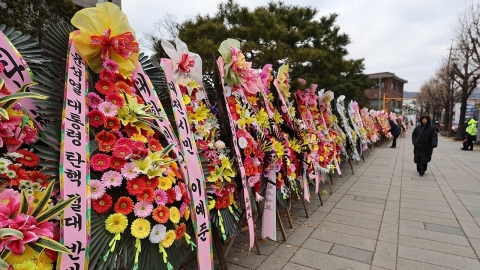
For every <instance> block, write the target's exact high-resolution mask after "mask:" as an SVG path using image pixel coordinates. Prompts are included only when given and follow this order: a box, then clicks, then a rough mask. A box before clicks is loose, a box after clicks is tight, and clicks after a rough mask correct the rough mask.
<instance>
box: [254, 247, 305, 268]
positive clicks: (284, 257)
mask: <svg viewBox="0 0 480 270" xmlns="http://www.w3.org/2000/svg"><path fill="white" fill-rule="evenodd" d="M297 249H298V248H297V247H295V246H292V245H287V244H281V245H280V246H279V247H278V248H277V249H276V250H275V251H274V252H273V253H272V254H271V255H270V256H268V258H267V259H266V260H265V261H263V263H262V264H261V265H260V266H259V267H258V268H257V269H259V270H261V269H281V268H282V267H283V266H284V265H285V264H287V262H288V260H290V258H291V257H292V256H293V254H295V252H296V251H297Z"/></svg>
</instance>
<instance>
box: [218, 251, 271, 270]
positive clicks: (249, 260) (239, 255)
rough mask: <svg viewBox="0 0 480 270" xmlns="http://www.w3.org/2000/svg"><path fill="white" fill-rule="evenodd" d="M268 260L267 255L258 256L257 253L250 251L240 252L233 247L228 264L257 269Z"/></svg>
mask: <svg viewBox="0 0 480 270" xmlns="http://www.w3.org/2000/svg"><path fill="white" fill-rule="evenodd" d="M266 259H267V256H266V255H263V254H262V255H257V254H256V253H253V252H248V251H243V252H240V249H238V248H235V247H232V249H231V250H230V254H229V256H228V257H227V262H229V263H232V264H237V265H241V266H243V267H246V268H249V269H256V268H257V267H258V266H260V265H261V264H262V263H263V261H265V260H266Z"/></svg>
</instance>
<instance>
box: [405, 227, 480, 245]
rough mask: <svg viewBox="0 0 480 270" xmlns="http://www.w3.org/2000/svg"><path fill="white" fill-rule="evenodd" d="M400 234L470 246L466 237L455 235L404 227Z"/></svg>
mask: <svg viewBox="0 0 480 270" xmlns="http://www.w3.org/2000/svg"><path fill="white" fill-rule="evenodd" d="M399 234H400V235H406V236H411V237H418V238H422V239H427V240H433V241H438V242H443V243H449V244H454V245H460V246H467V247H468V246H470V244H469V243H468V240H467V238H466V237H464V236H459V235H454V234H446V233H440V232H432V231H427V230H419V229H414V228H407V227H402V226H400V227H399Z"/></svg>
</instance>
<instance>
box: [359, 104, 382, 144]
mask: <svg viewBox="0 0 480 270" xmlns="http://www.w3.org/2000/svg"><path fill="white" fill-rule="evenodd" d="M360 116H361V117H362V122H363V124H364V128H365V130H366V132H367V139H368V141H369V142H370V143H372V144H373V143H376V142H377V140H378V133H377V129H376V128H375V124H374V122H373V120H372V116H371V115H370V113H369V112H368V109H367V108H362V109H361V110H360Z"/></svg>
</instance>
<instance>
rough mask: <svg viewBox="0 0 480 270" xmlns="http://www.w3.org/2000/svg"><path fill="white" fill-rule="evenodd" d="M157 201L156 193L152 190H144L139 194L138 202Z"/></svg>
mask: <svg viewBox="0 0 480 270" xmlns="http://www.w3.org/2000/svg"><path fill="white" fill-rule="evenodd" d="M154 199H155V191H153V189H151V188H148V187H147V188H144V189H143V190H142V191H141V192H140V193H139V194H137V200H139V201H146V202H149V203H151V202H153V200H154Z"/></svg>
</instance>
